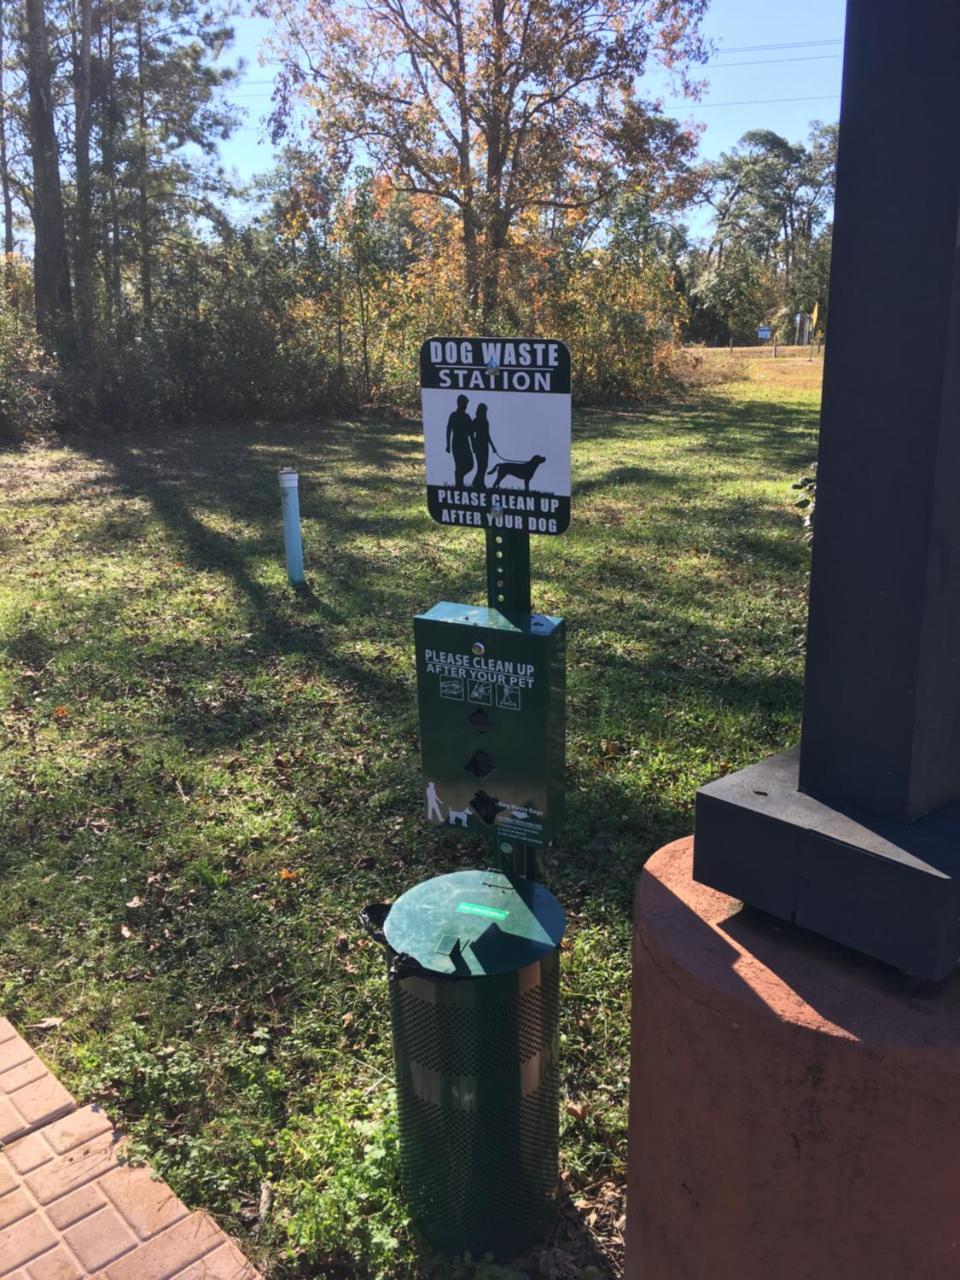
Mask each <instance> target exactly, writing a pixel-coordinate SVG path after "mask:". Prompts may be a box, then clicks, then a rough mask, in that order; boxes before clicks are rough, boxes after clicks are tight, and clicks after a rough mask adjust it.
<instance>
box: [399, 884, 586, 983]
mask: <svg viewBox="0 0 960 1280" xmlns="http://www.w3.org/2000/svg"><path fill="white" fill-rule="evenodd" d="M565 925H566V919H565V917H564V914H563V908H562V907H561V906H560V903H559V902H558V901H557V900H556V898H555V897H554V896H553V894H552V893H551V892H550V891H549V889H545V888H544V887H543V885H542V884H538V883H537V882H536V881H535V880H524V879H522V878H521V877H519V876H508V875H505V874H504V873H503V872H501V871H454V872H452V873H451V874H450V875H445V876H435V877H434V878H433V879H432V880H425V881H423V883H422V884H418V885H414V887H413V888H412V889H408V890H407V892H406V893H405V894H403V895H402V896H401V897H399V898H398V899H397V900H396V902H395V903H394V904H393V906H392V907H391V908H390V911H389V912H388V914H387V918H386V920H385V922H384V926H383V931H384V933H385V935H386V939H387V942H388V943H389V944H390V947H391V948H392V949H393V950H394V951H396V952H397V953H398V954H401V955H408V956H411V957H412V958H413V959H414V960H416V961H418V963H419V964H421V965H422V966H423V967H424V968H425V969H429V970H431V971H432V972H434V973H436V974H438V975H442V976H445V977H454V976H459V977H464V978H467V977H474V978H482V977H489V976H492V975H494V974H498V973H514V972H516V970H518V969H522V968H524V967H525V966H526V965H528V964H533V963H534V961H536V960H540V959H542V958H543V956H545V955H546V954H547V953H548V952H550V951H553V950H554V948H555V947H558V946H559V945H560V940H561V938H562V937H563V931H564V927H565Z"/></svg>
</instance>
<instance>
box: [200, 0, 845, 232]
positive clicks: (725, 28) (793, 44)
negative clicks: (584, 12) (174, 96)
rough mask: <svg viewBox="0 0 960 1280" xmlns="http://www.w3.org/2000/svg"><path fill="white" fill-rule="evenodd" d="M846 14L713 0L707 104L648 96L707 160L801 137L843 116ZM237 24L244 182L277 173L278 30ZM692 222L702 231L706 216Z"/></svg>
mask: <svg viewBox="0 0 960 1280" xmlns="http://www.w3.org/2000/svg"><path fill="white" fill-rule="evenodd" d="M844 10H845V4H844V0H803V3H802V4H798V5H795V6H792V7H791V6H789V5H784V4H782V3H776V2H774V3H771V0H713V3H712V4H711V6H710V10H709V12H708V14H707V18H706V22H705V24H704V31H705V34H706V35H707V37H708V39H709V40H711V41H712V42H713V44H714V45H715V46H716V53H715V54H714V56H713V60H712V61H711V63H710V65H709V66H707V67H705V68H704V72H703V73H704V76H705V78H706V79H707V80H708V81H709V86H708V88H707V90H706V92H705V93H704V95H703V99H702V101H701V102H699V103H693V102H686V103H685V102H683V101H679V102H678V101H676V99H675V97H674V95H673V94H672V93H671V92H670V89H669V86H668V85H667V84H666V81H665V79H664V78H663V77H662V76H659V75H653V76H649V77H648V78H647V85H648V88H649V91H650V92H651V93H652V94H654V93H660V94H662V95H663V96H664V98H665V99H666V102H667V110H668V111H669V113H670V114H671V115H676V116H677V117H678V118H679V119H682V120H688V119H689V120H696V121H701V122H702V123H703V124H704V125H705V126H706V131H705V132H704V134H703V137H702V140H701V154H702V155H703V156H704V157H706V158H713V157H715V156H718V155H719V154H720V153H721V152H722V151H726V150H729V148H730V147H731V146H733V144H734V143H735V142H736V141H737V139H738V138H740V137H741V136H742V135H743V134H744V133H745V132H746V131H747V130H748V129H755V128H766V129H773V130H775V131H776V132H777V133H780V134H783V135H784V137H786V138H788V139H790V141H798V140H800V139H802V138H805V137H806V135H807V131H808V128H809V124H810V122H811V121H812V120H823V121H830V120H836V118H837V114H838V112H839V106H840V69H841V58H840V55H841V52H842V47H843V46H842V40H843V22H844ZM235 25H236V31H237V39H236V42H235V44H234V45H233V47H232V48H231V50H230V51H229V54H228V55H227V57H228V58H229V61H230V62H231V63H234V64H235V63H236V61H237V60H238V59H240V58H242V59H244V60H245V61H246V63H247V66H246V69H245V70H244V72H243V74H242V76H241V78H240V80H239V81H238V83H237V85H236V86H235V87H234V88H233V89H232V91H231V93H230V95H229V96H230V98H231V100H232V101H234V102H236V104H237V106H238V107H240V108H242V109H243V111H244V112H245V121H244V124H243V126H242V127H241V128H239V129H238V130H237V131H236V133H235V134H234V136H233V137H232V138H231V139H230V140H229V141H228V142H226V143H224V144H223V145H222V148H221V155H222V159H223V163H224V165H225V166H226V168H227V170H228V171H230V172H232V173H233V174H234V175H235V176H236V177H237V178H238V179H240V180H243V181H245V180H247V179H249V178H250V177H252V176H253V175H254V174H255V173H262V172H263V171H264V170H266V169H268V168H269V167H270V165H271V161H272V156H273V149H272V147H271V145H270V143H269V140H268V139H267V137H266V131H265V129H264V126H263V118H264V116H265V115H266V114H267V112H268V111H269V107H270V86H271V68H270V67H269V66H266V67H262V66H260V65H258V60H257V54H258V50H259V48H260V46H261V44H262V42H263V40H264V38H265V36H267V35H268V34H269V30H270V26H269V23H267V22H266V21H265V20H264V19H262V18H247V17H241V18H237V19H236V20H235ZM774 46H779V47H774ZM225 60H226V59H225ZM688 222H689V223H690V225H691V228H692V229H693V230H694V231H696V232H699V231H702V230H703V229H704V226H705V217H704V215H702V214H701V215H696V216H692V217H690V218H689V219H688Z"/></svg>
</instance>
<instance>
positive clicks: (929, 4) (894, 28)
mask: <svg viewBox="0 0 960 1280" xmlns="http://www.w3.org/2000/svg"><path fill="white" fill-rule="evenodd" d="M958 137H960V3H958V0H910V3H907V0H850V2H849V5H848V16H847V47H846V54H845V61H844V79H843V114H842V120H841V131H840V156H839V164H838V172H837V201H836V217H835V224H834V248H833V268H832V272H831V278H830V311H829V335H828V341H827V351H826V363H825V368H824V388H823V412H822V420H821V423H822V425H821V438H820V461H819V472H818V482H817V513H816V536H815V539H814V552H813V576H812V583H811V598H810V625H809V635H808V647H807V674H806V685H805V704H804V724H803V739H802V747H801V755H800V785H801V787H802V789H803V790H804V791H807V792H809V793H810V794H811V795H814V796H818V797H820V798H821V799H827V800H839V801H845V802H847V803H850V804H855V805H858V806H859V807H861V808H863V809H865V810H867V811H868V812H870V813H875V814H879V815H883V816H885V817H888V818H893V819H896V820H898V821H901V822H911V821H913V820H914V819H915V818H918V817H922V816H923V815H924V814H926V813H929V812H931V811H932V810H933V809H936V808H939V807H940V806H941V805H943V804H945V803H947V802H948V801H949V800H953V799H956V798H958V797H960V254H958V247H957V234H958V219H960V141H958Z"/></svg>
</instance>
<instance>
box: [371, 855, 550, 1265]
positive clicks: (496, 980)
mask: <svg viewBox="0 0 960 1280" xmlns="http://www.w3.org/2000/svg"><path fill="white" fill-rule="evenodd" d="M364 914H365V918H366V920H367V922H368V924H372V926H373V927H374V929H375V931H376V936H377V937H378V939H379V940H380V941H381V942H383V943H384V944H385V945H386V947H387V951H388V957H389V966H390V967H389V976H390V983H389V987H390V1016H391V1022H392V1028H393V1045H394V1056H395V1059H396V1071H397V1104H398V1112H399V1128H400V1154H401V1165H402V1172H403V1182H404V1190H405V1193H406V1196H407V1199H408V1201H409V1203H410V1206H411V1209H412V1213H413V1219H414V1221H415V1222H416V1224H417V1226H418V1227H419V1229H420V1230H421V1231H422V1233H423V1234H424V1235H425V1236H426V1238H427V1240H428V1241H429V1242H430V1244H431V1245H433V1247H434V1248H435V1249H437V1250H439V1251H440V1252H442V1253H450V1254H457V1253H463V1252H465V1251H466V1250H469V1251H470V1252H471V1253H472V1254H473V1256H474V1257H475V1258H479V1257H482V1256H483V1255H484V1254H486V1253H492V1254H493V1255H494V1256H495V1257H499V1258H508V1257H512V1256H513V1255H515V1254H517V1253H520V1252H521V1251H522V1250H524V1249H526V1248H528V1247H529V1246H531V1245H532V1244H535V1243H536V1242H537V1241H538V1240H539V1239H541V1238H542V1236H543V1233H544V1232H545V1230H546V1228H547V1227H548V1226H549V1224H550V1220H551V1218H552V1216H553V1213H554V1209H555V1204H556V1193H557V1178H558V1172H559V1167H558V1166H559V1156H558V1142H559V1085H560V1080H559V1065H558V1048H559V1045H558V1038H559V1037H558V1022H559V1005H560V950H559V948H560V941H561V939H562V937H563V931H564V925H565V919H564V914H563V909H562V907H561V906H560V904H559V902H558V901H557V900H556V898H555V897H554V896H553V894H552V893H550V892H549V891H548V890H547V889H545V888H544V887H543V885H541V884H538V883H536V882H535V881H532V880H525V879H521V878H517V877H512V876H508V875H504V874H503V873H501V872H498V871H457V872H454V873H453V874H451V875H444V876H437V877H436V878H434V879H432V880H427V881H425V882H424V883H422V884H419V885H417V886H415V887H414V888H413V889H410V890H408V892H407V893H405V894H403V896H402V897H400V898H398V899H397V901H396V902H395V903H394V904H393V905H392V906H391V907H389V908H386V907H381V908H374V907H370V908H367V911H366V912H365V913H364ZM377 926H379V928H378V927H377Z"/></svg>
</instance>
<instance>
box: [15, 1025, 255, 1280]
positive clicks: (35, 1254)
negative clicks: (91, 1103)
mask: <svg viewBox="0 0 960 1280" xmlns="http://www.w3.org/2000/svg"><path fill="white" fill-rule="evenodd" d="M0 1277H2V1280H259V1277H258V1274H257V1272H256V1271H255V1270H254V1268H253V1267H252V1266H251V1265H250V1263H249V1262H247V1261H246V1259H245V1258H244V1257H243V1255H242V1254H241V1253H240V1251H239V1249H238V1248H237V1247H236V1245H235V1244H233V1242H232V1241H231V1240H230V1239H229V1238H228V1237H227V1236H226V1235H224V1233H223V1232H222V1231H221V1230H220V1228H219V1227H218V1226H217V1224H216V1223H215V1222H214V1221H213V1219H212V1218H209V1217H208V1216H207V1215H206V1214H205V1213H190V1212H189V1211H188V1210H187V1208H186V1206H185V1205H183V1204H181V1202H180V1201H179V1200H178V1199H177V1198H176V1196H175V1195H174V1194H173V1192H172V1191H171V1190H170V1188H169V1187H167V1186H166V1185H165V1184H164V1183H162V1182H158V1181H156V1180H155V1179H154V1178H153V1177H152V1176H151V1174H150V1170H149V1169H145V1168H133V1167H132V1166H130V1165H129V1164H127V1163H125V1161H124V1157H123V1139H122V1138H121V1136H120V1134H118V1133H117V1132H116V1130H115V1129H114V1127H113V1125H112V1124H111V1123H110V1121H109V1120H108V1119H107V1117H106V1116H105V1115H104V1113H103V1112H102V1111H101V1110H100V1109H99V1108H98V1107H81V1108H78V1107H77V1105H76V1103H75V1102H74V1100H73V1098H72V1097H71V1096H70V1094H69V1093H67V1091H66V1089H64V1087H63V1085H61V1084H60V1082H59V1081H58V1080H57V1079H55V1077H54V1076H53V1075H52V1074H51V1073H50V1071H49V1070H48V1068H47V1067H45V1066H44V1064H43V1063H42V1062H41V1061H40V1059H39V1058H38V1057H37V1055H36V1054H35V1053H34V1052H33V1050H32V1049H31V1048H30V1046H29V1045H28V1044H27V1043H26V1041H25V1040H23V1039H22V1038H21V1037H20V1036H19V1035H17V1033H16V1031H14V1029H13V1027H12V1026H11V1025H10V1023H9V1022H7V1020H6V1019H5V1018H0Z"/></svg>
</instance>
